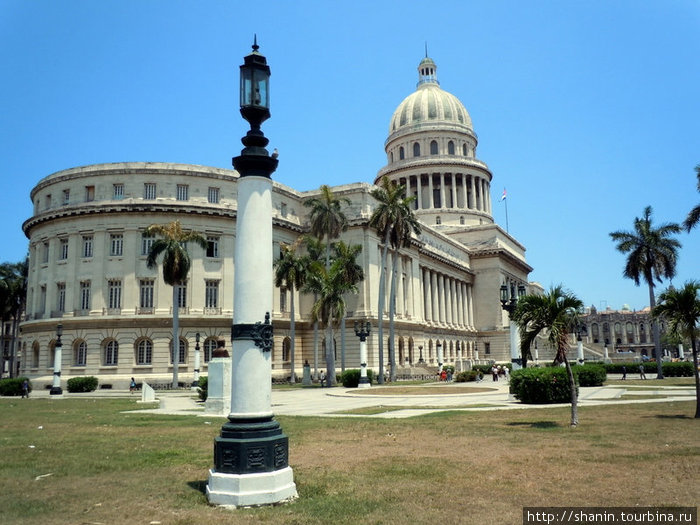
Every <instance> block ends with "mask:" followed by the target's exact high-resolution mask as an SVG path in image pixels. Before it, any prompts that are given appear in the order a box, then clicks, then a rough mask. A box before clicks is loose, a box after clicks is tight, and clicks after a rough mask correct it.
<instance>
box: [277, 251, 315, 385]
mask: <svg viewBox="0 0 700 525" xmlns="http://www.w3.org/2000/svg"><path fill="white" fill-rule="evenodd" d="M296 248H297V246H296V244H293V245H288V244H283V245H281V253H280V258H279V259H277V260H276V261H275V286H277V287H278V288H280V287H282V286H283V285H284V286H285V287H286V288H287V290H289V295H290V322H289V332H290V338H291V348H290V350H289V351H290V355H289V359H290V366H291V376H290V380H289V381H290V383H292V384H294V383H295V382H296V378H295V375H294V349H295V340H296V319H295V308H294V290H299V289H301V287H302V286H303V285H304V282H305V281H306V267H307V264H308V263H307V258H306V257H302V256H299V255H297V253H296Z"/></svg>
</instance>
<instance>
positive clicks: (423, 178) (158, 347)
mask: <svg viewBox="0 0 700 525" xmlns="http://www.w3.org/2000/svg"><path fill="white" fill-rule="evenodd" d="M418 70H419V82H418V87H417V89H416V91H415V92H414V93H412V94H411V95H409V96H408V97H407V98H406V99H405V100H404V101H403V102H402V103H401V104H400V105H399V106H398V108H397V109H396V111H395V112H394V115H393V116H392V118H391V121H390V127H389V137H388V139H387V141H386V143H385V149H386V153H387V161H388V162H387V165H386V166H385V167H384V168H382V169H381V170H380V171H379V174H378V175H377V177H376V179H375V182H378V181H379V179H380V178H381V177H382V176H383V175H386V176H387V177H389V178H390V179H391V180H393V181H396V182H397V183H401V184H405V185H406V188H407V193H408V194H409V195H415V196H416V201H415V206H416V215H417V217H418V219H419V220H420V221H421V223H422V224H423V233H422V234H421V236H420V237H417V238H414V239H413V242H412V245H411V247H410V248H406V249H402V250H401V259H400V264H399V269H400V275H399V279H398V284H397V306H396V312H397V313H396V355H397V363H398V364H399V366H400V368H399V374H400V375H401V374H402V373H410V370H411V368H414V369H415V367H416V366H417V365H419V361H420V358H421V357H422V358H423V360H424V361H425V363H426V365H427V366H431V365H432V366H434V365H437V350H436V345H437V344H438V343H440V344H441V345H442V348H443V352H442V353H443V356H444V362H445V363H460V364H464V363H465V362H466V361H468V360H474V359H479V360H480V361H484V360H495V361H503V362H510V349H509V347H508V345H509V336H508V318H507V314H506V313H505V312H503V311H502V309H501V305H500V301H499V290H500V286H501V285H502V284H503V283H510V282H515V283H524V284H527V283H528V274H529V272H530V271H531V270H532V268H531V267H530V266H529V265H528V264H527V262H526V259H525V248H524V247H523V246H522V245H521V244H520V243H518V241H517V240H516V239H514V238H513V237H512V236H510V235H509V234H508V233H506V232H505V231H504V230H503V229H502V228H501V227H500V226H498V225H497V224H495V223H494V220H493V215H492V208H491V196H490V187H491V180H492V174H491V172H490V171H489V169H488V167H487V165H486V164H485V163H484V162H483V161H481V160H479V159H477V157H476V149H477V136H476V133H475V132H474V130H473V127H472V122H471V118H470V117H469V113H468V112H467V110H466V109H465V107H464V105H463V104H462V103H461V102H460V101H459V100H458V99H457V98H456V97H454V96H453V95H451V94H450V93H447V92H446V91H444V90H442V89H441V88H440V86H439V83H438V81H437V68H436V66H435V63H434V62H433V61H432V60H431V59H429V58H425V59H424V60H423V61H421V63H420V65H419V68H418ZM237 181H238V174H237V173H236V172H235V171H233V170H224V169H218V168H211V167H204V166H192V165H182V164H167V163H149V162H139V163H115V164H99V165H92V166H84V167H79V168H72V169H67V170H64V171H59V172H57V173H54V174H52V175H49V176H48V177H46V178H44V179H42V180H41V181H39V183H38V184H37V185H36V186H35V187H34V189H33V190H32V192H31V199H32V202H33V204H34V213H33V215H32V217H31V218H29V219H28V220H27V221H25V223H24V225H23V228H24V232H25V233H26V235H27V237H28V238H29V244H30V249H29V252H30V268H29V283H28V297H27V311H26V320H25V322H24V323H23V324H22V345H23V347H22V357H21V373H22V374H25V375H28V376H29V377H30V378H32V380H33V381H34V383H35V386H36V385H40V384H42V383H43V384H51V379H52V374H53V355H54V346H55V343H56V336H55V331H56V326H57V325H58V324H59V323H61V324H62V325H63V337H62V342H63V352H62V354H63V359H62V379H63V380H65V379H67V378H70V377H75V376H85V375H94V376H97V377H98V378H99V379H100V383H102V384H112V385H113V386H114V387H115V388H120V387H125V386H126V384H127V383H128V381H129V379H130V378H131V377H136V378H137V380H139V381H140V380H146V381H148V382H149V383H155V384H157V383H164V384H165V383H168V381H169V380H171V379H172V354H171V352H170V348H171V338H172V329H171V316H172V307H173V305H172V304H171V303H172V289H171V288H170V287H169V286H168V285H166V284H165V283H164V282H163V279H162V272H161V269H160V268H158V269H153V270H151V269H148V268H147V267H146V254H147V253H148V249H149V246H150V243H151V242H152V239H144V238H143V237H142V231H143V230H144V229H145V228H146V227H147V226H149V225H150V224H154V223H157V224H164V223H167V222H170V221H173V220H179V221H180V222H181V223H182V226H183V228H185V229H192V230H195V231H198V232H201V233H202V234H204V235H205V236H206V237H207V241H208V247H207V249H206V250H203V249H201V248H200V247H198V246H192V247H190V248H189V249H190V254H191V256H192V258H193V266H192V270H191V274H190V277H189V279H188V281H187V285H186V286H184V287H182V289H181V290H180V292H179V304H178V307H179V309H180V310H179V313H180V341H179V363H180V364H179V374H180V378H181V380H182V381H183V382H190V381H191V380H192V376H193V371H194V345H195V334H196V333H199V334H200V336H201V343H200V344H201V347H202V352H203V359H202V361H203V363H204V365H203V366H202V369H203V371H202V373H203V374H206V368H207V365H206V363H207V362H208V360H209V358H210V356H211V352H212V351H213V350H214V348H215V347H216V343H217V341H218V340H219V339H224V340H226V341H227V346H228V345H229V344H230V342H228V341H229V340H230V330H231V322H232V316H233V311H232V309H233V273H234V271H235V269H234V267H233V250H234V235H235V226H236V222H235V221H236V212H237V203H236V196H237V190H236V187H237ZM371 188H372V186H371V185H369V184H366V183H354V184H347V185H343V186H337V187H334V188H333V191H334V193H336V194H337V195H339V196H342V197H346V198H348V199H349V200H350V201H351V203H352V204H351V205H350V206H349V207H348V208H347V209H346V210H345V213H346V215H347V217H348V219H349V222H350V228H349V229H348V231H347V232H345V233H344V234H343V236H342V239H343V240H344V241H345V242H348V243H353V244H360V245H361V246H362V253H361V255H360V256H359V260H358V262H359V263H360V264H361V266H362V267H363V269H364V271H365V280H364V282H363V283H361V284H360V292H359V294H358V295H356V296H351V297H349V298H348V314H347V331H346V333H345V334H344V339H345V347H346V355H345V366H346V368H359V364H360V359H359V340H358V338H357V337H355V335H354V332H353V322H354V321H355V320H359V319H370V320H372V324H373V327H374V329H373V331H372V334H371V336H370V337H369V338H368V341H367V343H368V345H367V347H368V355H369V361H368V366H369V367H370V368H373V369H374V370H375V371H376V370H378V368H379V361H378V342H377V330H376V323H377V321H376V317H377V305H378V300H379V289H378V282H379V264H380V260H381V257H380V254H381V243H380V239H379V238H378V236H377V234H376V232H375V231H373V230H372V229H370V228H369V227H368V221H369V218H370V216H371V214H372V211H373V209H374V206H375V201H374V199H373V198H372V197H371V196H370V194H369V192H370V190H371ZM317 194H318V193H317V191H309V192H299V191H296V190H294V189H293V188H290V187H287V186H284V185H282V184H279V183H278V182H275V183H274V190H273V208H274V213H273V218H272V219H273V243H274V245H275V246H274V253H275V256H276V257H277V256H278V255H279V250H280V244H288V243H292V242H294V241H295V240H296V239H297V238H298V237H299V236H300V235H302V234H303V233H305V232H307V231H308V215H307V208H305V207H304V205H303V203H304V201H305V200H308V199H310V198H313V197H314V196H316V195H317ZM272 272H273V270H272V268H269V269H263V268H261V274H260V276H261V278H269V279H272V278H273V275H272ZM531 286H539V285H531ZM294 293H295V301H296V304H297V305H299V307H298V308H297V311H296V315H297V319H296V338H297V340H296V357H295V364H296V368H297V372H298V377H301V368H302V366H303V364H304V362H305V361H308V362H309V363H310V364H311V365H312V367H313V366H314V365H315V362H314V356H315V355H318V356H319V358H318V359H319V361H318V367H319V368H321V367H323V366H324V364H323V363H322V361H321V360H322V356H323V355H324V350H323V348H322V345H323V344H324V343H323V337H319V342H318V345H319V348H318V352H317V353H316V352H315V351H314V337H313V326H312V323H311V322H310V318H309V311H310V308H311V304H312V298H311V297H308V296H304V295H302V294H299V292H298V291H295V292H294ZM289 295H290V292H288V291H287V290H285V289H275V296H274V301H273V304H274V311H273V312H272V313H271V315H272V319H273V325H274V349H273V355H272V366H273V376H276V377H280V378H282V377H286V376H288V375H289V371H290V361H289V345H290V340H289V321H290V320H289V301H290V297H289ZM386 311H388V305H387V308H386V309H385V312H386ZM385 322H386V323H388V320H385ZM385 334H386V335H387V337H388V330H386V331H385ZM342 339H343V337H342V334H340V333H338V332H336V356H337V363H338V364H337V368H340V363H341V360H342V355H341V340H342ZM384 355H385V359H387V360H388V351H385V354H384ZM420 364H421V365H422V363H420Z"/></svg>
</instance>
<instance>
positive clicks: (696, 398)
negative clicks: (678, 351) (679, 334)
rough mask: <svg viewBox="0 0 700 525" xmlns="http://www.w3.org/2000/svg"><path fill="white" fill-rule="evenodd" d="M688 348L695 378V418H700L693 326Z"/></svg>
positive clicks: (699, 392)
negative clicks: (690, 351) (691, 354)
mask: <svg viewBox="0 0 700 525" xmlns="http://www.w3.org/2000/svg"><path fill="white" fill-rule="evenodd" d="M690 346H692V347H693V375H694V376H695V418H696V419H697V418H700V375H699V374H698V341H697V338H696V337H695V326H693V327H692V330H691V331H690Z"/></svg>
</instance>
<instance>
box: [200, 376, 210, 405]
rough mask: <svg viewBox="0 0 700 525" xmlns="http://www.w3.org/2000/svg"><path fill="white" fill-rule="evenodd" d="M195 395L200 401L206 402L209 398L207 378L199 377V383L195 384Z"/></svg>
mask: <svg viewBox="0 0 700 525" xmlns="http://www.w3.org/2000/svg"><path fill="white" fill-rule="evenodd" d="M197 394H199V399H200V401H206V400H207V397H208V396H209V376H199V382H198V383H197Z"/></svg>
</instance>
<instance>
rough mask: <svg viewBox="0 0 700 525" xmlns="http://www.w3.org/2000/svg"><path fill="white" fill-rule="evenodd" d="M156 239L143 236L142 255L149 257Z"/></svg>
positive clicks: (150, 236)
mask: <svg viewBox="0 0 700 525" xmlns="http://www.w3.org/2000/svg"><path fill="white" fill-rule="evenodd" d="M155 239H156V238H155V236H153V235H146V236H143V235H142V236H141V255H148V253H149V252H150V251H151V246H153V241H154V240H155Z"/></svg>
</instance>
